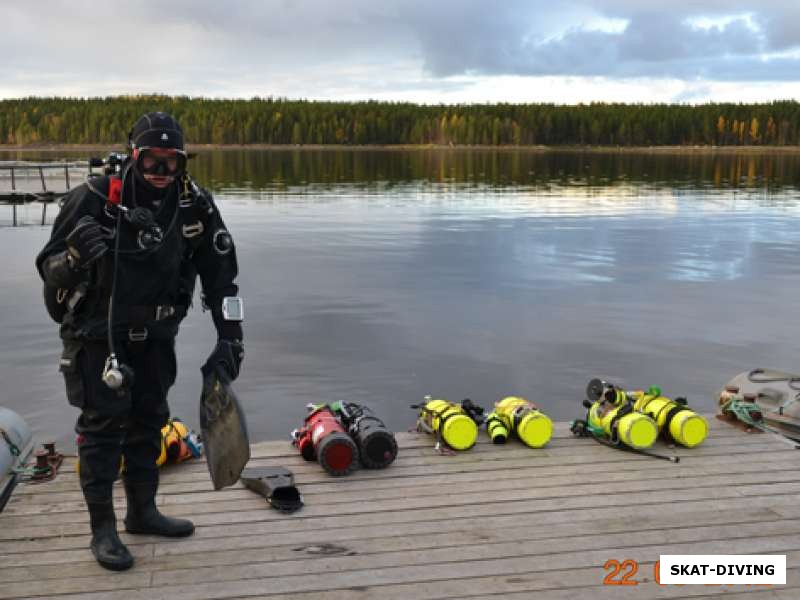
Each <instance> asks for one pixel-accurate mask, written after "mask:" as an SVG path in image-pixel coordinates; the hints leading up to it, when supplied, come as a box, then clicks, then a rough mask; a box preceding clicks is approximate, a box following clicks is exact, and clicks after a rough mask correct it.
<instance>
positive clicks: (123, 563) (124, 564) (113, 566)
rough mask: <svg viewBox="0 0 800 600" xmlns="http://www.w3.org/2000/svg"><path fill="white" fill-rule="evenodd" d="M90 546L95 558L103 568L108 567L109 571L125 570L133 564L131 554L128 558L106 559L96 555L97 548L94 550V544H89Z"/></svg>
mask: <svg viewBox="0 0 800 600" xmlns="http://www.w3.org/2000/svg"><path fill="white" fill-rule="evenodd" d="M90 548H91V550H92V554H93V555H94V558H95V560H96V561H97V563H98V564H99V565H100V566H101V567H103V568H104V569H108V570H109V571H127V570H128V569H130V568H131V567H132V566H133V556H131V558H130V560H116V561H107V560H103V559H101V558H100V557H99V556H97V550H95V548H94V546H90Z"/></svg>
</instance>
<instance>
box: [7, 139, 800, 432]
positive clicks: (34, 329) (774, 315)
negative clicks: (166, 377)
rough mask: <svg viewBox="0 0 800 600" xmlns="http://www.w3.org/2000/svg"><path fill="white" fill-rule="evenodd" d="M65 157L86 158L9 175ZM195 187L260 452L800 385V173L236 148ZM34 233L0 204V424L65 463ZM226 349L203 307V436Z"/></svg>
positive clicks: (755, 165) (677, 162) (185, 364)
mask: <svg viewBox="0 0 800 600" xmlns="http://www.w3.org/2000/svg"><path fill="white" fill-rule="evenodd" d="M68 156H69V157H73V158H75V157H86V156H87V154H86V153H61V154H57V155H55V154H53V153H48V154H46V155H36V154H35V153H26V154H20V153H9V152H5V153H0V160H7V159H19V158H30V159H40V158H42V157H45V158H47V159H48V160H53V159H56V158H62V157H68ZM190 166H191V169H192V171H193V173H195V174H196V176H197V178H198V179H199V180H200V181H201V182H203V183H205V184H207V185H208V186H209V187H211V188H212V190H213V191H214V192H215V196H216V198H217V199H218V200H219V205H220V207H221V210H222V213H223V216H224V218H225V219H226V221H227V223H228V226H229V228H230V230H231V231H232V233H233V235H234V237H235V240H236V243H237V247H238V252H239V258H240V272H241V275H240V278H239V283H240V286H241V294H242V296H243V297H244V298H245V302H246V308H245V310H246V323H245V337H246V340H245V344H246V349H247V356H246V359H245V364H244V368H243V372H242V375H241V377H240V378H239V380H238V381H237V383H236V390H237V391H238V393H239V395H240V398H241V400H242V402H243V404H244V407H245V409H246V411H247V414H248V419H249V425H250V430H251V434H252V438H253V440H264V439H287V440H288V434H289V431H290V430H291V429H292V428H294V427H296V426H298V425H299V424H300V423H301V422H302V418H303V416H304V413H305V410H304V407H305V405H306V404H307V403H309V402H327V401H334V400H338V399H346V400H352V401H356V402H363V403H368V404H369V405H371V406H372V407H373V408H374V409H375V410H376V412H377V413H378V414H379V415H381V416H383V417H384V418H385V420H386V421H387V423H388V424H389V425H390V426H391V427H393V428H394V429H396V430H405V429H406V428H408V427H409V426H411V425H412V424H413V422H414V419H415V414H414V412H413V411H412V410H411V409H410V408H409V405H410V404H413V403H416V402H418V401H420V399H421V398H422V397H423V396H424V395H425V394H433V395H435V396H440V397H445V398H449V399H452V400H456V401H460V400H461V399H463V398H465V397H470V398H472V399H473V400H475V401H477V402H478V403H480V404H483V405H485V406H489V405H491V403H492V402H494V401H496V400H498V399H500V398H502V397H503V396H506V395H511V394H515V395H523V396H525V397H527V398H529V399H531V400H534V401H535V402H537V403H538V404H539V405H540V406H541V408H542V409H543V410H544V411H545V412H546V413H548V414H549V415H551V416H552V417H553V418H554V419H558V420H569V419H572V418H575V417H578V416H580V415H581V414H582V409H581V407H580V400H581V398H582V397H583V392H584V389H585V387H586V383H587V382H588V380H589V379H591V378H593V377H602V378H605V379H608V380H610V381H613V382H617V383H619V384H622V385H625V386H630V387H642V386H649V385H653V384H656V385H659V386H661V387H662V388H663V390H664V392H665V393H666V394H667V395H671V396H677V395H684V396H687V397H688V399H689V401H690V404H691V405H692V406H694V407H696V408H698V409H700V410H703V411H706V412H711V411H713V410H714V408H715V392H716V391H717V390H718V389H719V388H720V387H721V386H722V385H723V384H724V383H725V381H726V380H727V379H729V378H731V377H732V376H733V375H735V374H736V373H738V372H740V371H743V370H746V369H750V368H753V367H756V366H771V367H775V368H781V369H786V370H789V371H798V370H800V359H799V358H798V343H797V334H796V328H797V325H796V322H797V319H796V307H797V303H798V298H800V227H798V216H799V214H798V213H800V203H798V200H797V188H798V179H800V156H795V155H791V154H784V155H756V156H747V155H742V156H739V155H737V156H709V155H703V156H676V155H650V154H642V155H631V154H580V153H573V154H560V153H550V154H541V153H532V152H514V151H508V152H506V151H466V150H445V151H434V150H415V151H375V150H358V151H355V150H345V151H299V150H285V151H255V150H250V151H232V150H231V151H205V152H200V153H199V155H198V156H197V157H196V158H195V159H193V160H192V162H191V163H190ZM4 183H7V182H3V181H0V189H2V186H3V184H4ZM39 214H40V209H39V208H37V207H29V208H28V209H27V210H25V211H22V213H21V216H22V217H24V218H25V219H26V220H27V222H28V224H27V225H26V226H24V227H17V228H12V227H10V219H11V209H10V208H9V207H7V206H0V227H1V228H0V252H2V255H3V256H6V257H7V262H6V265H5V267H4V268H3V269H2V271H1V272H0V282H2V283H1V285H0V305H2V306H3V307H4V308H3V314H2V316H0V323H2V327H0V361H2V362H0V365H2V366H1V367H0V369H1V373H2V383H3V387H2V390H3V391H2V396H0V405H4V406H8V407H10V408H12V409H14V410H16V411H19V412H20V413H22V414H23V416H24V417H25V418H26V419H28V420H29V422H30V423H31V424H32V425H33V427H34V429H35V430H36V433H37V435H38V436H40V437H52V438H55V439H58V440H62V441H63V440H70V439H71V438H72V435H73V434H72V424H73V422H74V418H75V416H76V414H75V411H74V409H72V408H71V407H69V406H68V405H67V403H66V399H65V397H64V391H63V381H62V379H61V376H60V374H59V373H58V370H57V363H58V356H59V346H60V343H59V341H58V338H57V330H56V326H55V325H54V324H53V323H52V322H50V321H49V319H48V317H47V315H46V313H45V311H44V308H43V305H42V301H41V284H40V281H39V279H38V276H37V275H36V273H35V271H34V268H33V259H34V256H35V255H36V253H37V252H38V250H39V249H40V247H41V246H42V245H43V243H44V242H45V240H46V239H47V237H48V235H49V227H40V226H39V225H36V224H35V223H36V220H37V218H38V217H39ZM214 341H215V335H214V331H213V327H212V324H211V319H210V317H209V315H208V314H204V313H202V312H201V311H200V310H199V309H195V310H194V311H193V312H192V314H191V315H190V316H189V318H188V319H187V320H186V321H185V323H184V326H183V328H182V330H181V334H180V336H179V338H178V354H179V370H180V373H179V377H178V382H177V384H176V387H175V388H174V389H173V391H172V393H171V401H170V403H171V406H172V412H173V414H174V415H176V416H179V417H181V418H183V419H185V420H186V421H188V422H189V423H190V424H191V425H193V426H195V427H196V426H197V423H198V418H197V414H196V413H197V403H198V398H199V393H200V374H199V366H200V364H201V363H202V362H203V361H204V360H205V357H206V355H207V354H208V353H209V352H210V350H211V348H212V346H213V344H214Z"/></svg>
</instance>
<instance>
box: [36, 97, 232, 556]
mask: <svg viewBox="0 0 800 600" xmlns="http://www.w3.org/2000/svg"><path fill="white" fill-rule="evenodd" d="M128 145H129V151H130V154H129V156H127V157H126V159H125V160H124V161H123V162H122V164H121V165H119V167H118V169H117V172H116V173H114V174H111V175H105V176H100V177H94V178H91V179H89V180H87V182H86V183H84V184H82V185H80V186H78V187H76V188H74V189H73V190H71V191H70V192H69V193H68V194H67V196H65V198H64V201H63V205H62V208H61V211H60V213H59V214H58V216H57V217H56V219H55V222H54V224H53V229H52V234H51V237H50V240H49V241H48V242H47V244H46V245H45V247H44V249H43V250H42V251H41V253H40V254H39V256H38V257H37V259H36V266H37V269H38V270H39V274H40V275H41V277H42V279H43V280H44V282H45V286H44V288H45V304H46V306H47V308H48V312H50V314H51V316H52V317H53V318H54V319H55V320H56V321H58V322H60V323H61V328H60V336H61V339H62V342H63V352H62V355H61V360H60V370H61V371H62V373H63V375H64V380H65V383H66V392H67V398H68V401H69V403H70V404H72V405H73V406H75V407H77V408H79V409H80V411H81V412H80V415H79V417H78V420H77V423H76V425H75V430H76V432H77V433H78V440H79V446H78V456H79V459H80V484H81V489H82V490H83V495H84V498H85V501H86V505H87V507H88V510H89V516H90V523H91V532H92V540H91V546H90V547H91V550H92V553H93V554H94V556H95V558H96V559H97V561H98V562H99V563H100V564H101V565H102V566H103V567H105V568H107V569H111V570H125V569H128V568H130V567H131V566H132V565H133V557H132V556H131V554H130V552H129V551H128V549H127V548H126V547H125V545H124V544H123V543H122V541H121V540H120V538H119V536H118V534H117V526H116V518H115V515H114V507H113V503H112V484H113V483H114V481H115V479H116V478H117V475H118V473H119V472H120V465H121V464H122V465H123V468H122V479H123V482H124V488H125V495H126V498H127V513H126V516H125V530H126V531H127V532H129V533H134V534H150V535H162V536H170V537H182V536H188V535H191V534H192V533H193V532H194V525H193V523H192V522H191V521H189V520H187V519H178V518H172V517H167V516H164V515H163V514H161V513H160V512H159V510H158V509H157V508H156V505H155V498H156V491H157V489H158V467H157V466H156V459H157V458H158V456H159V453H160V450H161V428H162V427H163V426H164V425H165V424H166V423H167V420H168V418H169V407H168V406H167V392H168V390H169V388H170V387H171V386H172V384H173V383H174V382H175V376H176V358H175V336H176V335H177V333H178V328H179V325H180V322H181V320H182V319H183V318H184V317H185V316H186V313H187V310H188V309H189V307H190V306H191V303H192V297H193V295H194V287H195V281H196V279H197V275H199V276H200V281H201V284H202V297H203V304H204V306H205V307H206V308H208V309H209V310H210V312H211V316H212V318H213V321H214V325H215V327H216V330H217V338H218V341H217V343H216V346H215V347H214V349H213V351H212V353H211V355H210V356H209V358H208V360H207V361H206V363H205V365H203V371H204V372H207V371H210V370H214V369H217V370H219V369H222V370H223V372H224V373H225V374H226V375H227V376H228V377H229V378H230V380H233V379H235V378H236V377H237V376H238V374H239V368H240V366H241V362H242V359H243V357H244V349H243V345H242V325H241V321H242V302H241V299H240V298H239V297H238V286H237V285H236V283H235V282H234V280H235V278H236V275H237V273H238V266H237V260H236V250H235V248H234V244H233V239H232V237H231V235H230V233H229V232H228V230H227V228H226V227H225V224H224V223H223V221H222V218H221V216H220V213H219V211H218V209H217V207H216V206H215V204H214V202H213V200H212V198H211V195H210V194H209V193H208V192H207V191H206V190H204V189H202V188H200V187H199V186H198V185H197V184H196V183H195V182H194V181H193V180H192V179H191V178H190V177H189V175H188V173H187V172H186V162H187V158H188V156H187V154H186V151H185V150H184V139H183V131H182V129H181V127H180V126H179V125H178V123H177V122H176V121H175V119H173V118H172V117H171V116H170V115H168V114H166V113H163V112H151V113H148V114H145V115H143V116H142V117H140V118H139V119H138V120H137V121H136V123H135V124H134V126H133V128H132V130H131V131H130V134H129V137H128ZM121 460H122V462H121Z"/></svg>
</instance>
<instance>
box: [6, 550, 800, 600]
mask: <svg viewBox="0 0 800 600" xmlns="http://www.w3.org/2000/svg"><path fill="white" fill-rule="evenodd" d="M798 544H800V539H798V537H797V536H783V537H769V538H752V539H750V540H745V541H743V542H742V543H741V544H731V543H729V542H723V543H721V542H700V543H691V544H670V543H666V544H664V543H661V544H658V545H655V546H639V547H636V548H629V547H622V548H611V549H602V550H591V549H590V550H581V551H579V552H565V553H558V554H545V555H537V556H528V555H526V554H524V553H519V552H517V551H516V550H515V552H516V554H515V555H514V556H513V557H508V558H494V555H493V554H491V553H489V554H487V551H486V549H485V548H483V547H482V546H473V547H464V548H461V549H459V552H458V553H456V555H457V556H458V557H459V558H454V554H453V552H452V551H450V553H449V554H447V555H446V556H442V558H444V559H445V560H444V562H436V560H438V559H439V558H440V556H441V555H442V553H441V552H437V551H431V552H430V553H420V554H419V555H417V556H416V557H415V559H416V560H417V561H419V562H420V564H417V565H404V564H401V565H397V564H396V562H397V561H405V560H408V557H407V555H405V554H404V555H403V556H398V557H397V560H396V561H395V563H389V561H388V560H386V558H387V556H386V555H382V557H383V560H382V561H378V560H377V559H378V557H376V561H377V562H376V561H370V562H369V563H368V566H369V568H364V566H365V565H364V563H363V562H362V563H359V562H358V561H359V557H325V558H318V559H316V560H315V561H314V562H313V564H309V561H308V560H299V561H284V562H275V563H268V564H265V565H263V566H259V565H248V564H245V565H241V566H240V567H239V568H238V569H232V568H230V567H226V568H211V569H206V568H202V569H193V570H192V572H193V575H194V578H193V579H191V581H190V582H187V583H184V584H182V585H181V587H180V592H181V598H182V599H184V600H208V599H213V598H228V597H231V596H237V595H238V596H248V595H267V592H268V593H269V594H279V593H301V592H326V591H328V590H331V589H340V588H350V589H352V587H353V586H354V585H358V587H366V586H382V585H392V584H404V583H409V582H417V583H426V584H429V585H430V584H432V585H441V580H442V579H443V577H446V578H448V579H449V580H459V579H462V578H475V577H481V576H483V577H490V576H493V577H497V576H502V575H506V576H510V578H512V579H514V580H515V583H517V584H518V585H520V587H521V588H522V589H523V590H525V589H530V587H531V584H532V583H533V584H534V585H541V583H535V582H541V581H546V582H547V583H548V584H549V585H548V587H555V588H557V589H558V588H567V587H575V586H576V585H579V583H576V580H577V581H578V582H583V585H587V584H588V585H597V583H598V582H601V581H602V578H603V577H604V576H605V575H606V573H605V572H604V571H603V570H602V567H601V565H603V564H604V563H605V561H606V560H607V559H608V558H613V557H622V556H625V557H626V558H631V559H633V560H637V561H639V562H640V563H642V564H646V563H652V562H653V561H654V559H655V557H657V556H659V555H660V553H661V552H665V553H669V554H689V553H694V554H714V553H720V552H721V551H724V550H729V551H731V552H737V551H738V552H739V553H745V552H749V553H766V552H780V553H787V554H789V553H790V552H791V553H792V557H796V556H797V555H798V552H797V547H798ZM462 557H463V558H462ZM787 560H788V556H787ZM382 562H385V563H387V566H385V567H380V568H378V564H380V563H382ZM341 564H346V565H351V564H352V565H353V566H355V567H356V568H354V569H342V568H341V566H340V565H341ZM566 569H570V570H571V571H572V572H571V573H569V575H572V577H569V576H567V577H565V573H564V570H566ZM576 571H577V572H576ZM180 573H181V577H184V576H185V575H186V574H187V573H188V571H186V570H182V571H180ZM555 574H557V577H556V578H554V577H553V576H554V575H555ZM170 575H171V573H170V572H166V571H165V572H159V573H154V574H153V583H152V586H153V587H152V588H149V589H144V590H142V589H139V586H136V585H132V584H131V583H130V582H128V581H123V580H120V579H118V578H115V577H107V578H104V579H102V580H98V579H97V578H87V577H76V578H71V579H59V580H45V581H39V582H26V583H25V584H18V583H10V584H7V585H4V586H3V587H2V588H0V598H13V597H27V596H31V595H33V594H39V595H41V594H43V593H47V594H49V595H54V593H53V592H54V591H56V590H57V593H61V594H67V593H77V592H83V591H84V590H86V589H91V588H90V586H93V585H96V584H97V582H98V581H101V582H102V584H103V586H104V588H103V589H107V590H111V589H116V590H118V592H117V593H107V594H103V595H102V596H99V597H102V598H109V599H111V598H125V599H126V600H127V599H131V600H134V599H137V598H142V599H143V600H144V599H145V598H147V599H149V598H164V599H165V600H166V599H167V598H168V596H167V594H174V593H175V585H176V582H175V581H174V580H171V579H170ZM522 586H524V587H522ZM97 589H99V588H97ZM509 591H512V590H509ZM678 592H679V593H680V590H678ZM97 597H98V596H96V595H94V594H91V593H84V598H87V599H91V598H97ZM366 597H369V596H366Z"/></svg>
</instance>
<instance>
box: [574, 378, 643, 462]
mask: <svg viewBox="0 0 800 600" xmlns="http://www.w3.org/2000/svg"><path fill="white" fill-rule="evenodd" d="M587 396H588V397H589V398H593V399H594V402H592V403H591V405H590V406H589V411H588V414H587V417H586V420H587V423H588V426H589V427H590V428H591V429H594V430H595V431H602V432H603V433H604V434H605V436H606V437H607V438H608V439H610V440H611V441H612V442H617V441H619V442H621V443H623V444H625V445H626V446H628V447H630V448H633V449H635V450H645V449H647V448H649V447H650V446H652V445H653V444H654V443H655V441H656V438H658V426H657V425H656V423H655V421H653V419H651V418H650V417H648V416H647V415H643V414H641V413H638V412H635V411H634V410H633V403H632V402H631V401H630V399H629V398H628V396H627V394H626V393H625V392H624V391H623V390H621V389H619V388H617V387H615V386H613V385H610V384H607V383H606V382H604V381H601V380H599V379H593V380H592V381H590V382H589V387H588V388H587Z"/></svg>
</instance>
